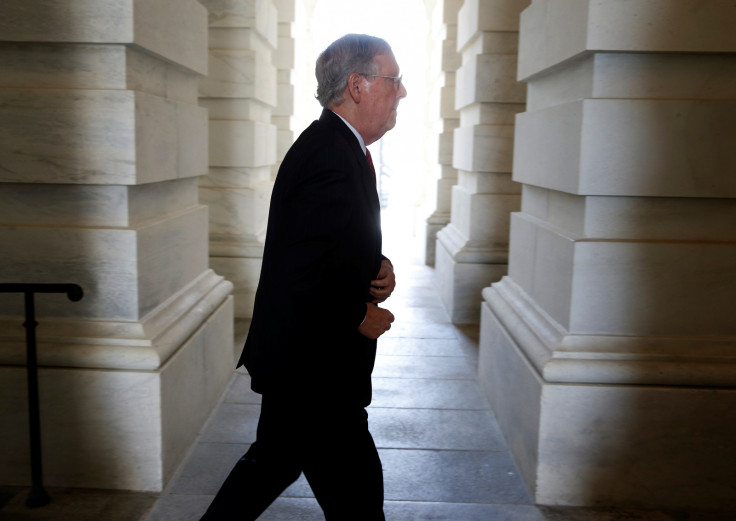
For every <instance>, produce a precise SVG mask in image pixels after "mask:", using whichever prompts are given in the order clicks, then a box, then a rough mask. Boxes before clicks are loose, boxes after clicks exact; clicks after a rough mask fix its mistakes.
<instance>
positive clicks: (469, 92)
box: [455, 54, 526, 109]
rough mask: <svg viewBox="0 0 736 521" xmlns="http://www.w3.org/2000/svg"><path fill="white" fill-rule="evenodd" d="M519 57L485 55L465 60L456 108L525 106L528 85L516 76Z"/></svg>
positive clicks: (456, 90) (456, 97)
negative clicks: (484, 104)
mask: <svg viewBox="0 0 736 521" xmlns="http://www.w3.org/2000/svg"><path fill="white" fill-rule="evenodd" d="M515 72H516V55H514V54H482V55H478V56H475V57H473V58H469V59H466V60H464V61H463V65H462V67H460V69H458V71H457V87H456V89H455V108H457V109H462V108H464V107H465V106H468V105H471V104H473V103H479V102H485V103H490V102H498V103H524V102H525V101H526V85H524V84H523V83H520V82H518V81H517V80H516V78H515V77H514V75H515Z"/></svg>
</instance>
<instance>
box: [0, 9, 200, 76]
mask: <svg viewBox="0 0 736 521" xmlns="http://www.w3.org/2000/svg"><path fill="white" fill-rule="evenodd" d="M2 13H3V16H2V17H0V34H2V35H3V39H4V40H6V41H17V42H60V43H61V42H75V43H76V42H89V43H106V44H107V43H123V44H135V45H137V46H139V47H141V48H143V49H146V50H147V51H149V52H152V53H155V54H158V55H160V56H162V57H163V58H165V59H167V60H170V61H172V62H175V63H178V64H180V65H182V66H185V67H187V68H189V69H191V70H193V71H195V72H198V73H204V72H206V63H207V62H206V47H205V42H206V38H207V25H206V23H207V19H206V11H205V9H204V8H203V7H202V6H201V5H200V4H199V3H198V2H196V1H195V0H125V1H122V2H121V1H119V0H76V1H75V2H71V3H70V2H68V1H66V0H45V1H43V2H41V1H39V0H31V1H29V0H6V1H5V2H3V5H2ZM180 31H185V32H186V33H187V38H185V39H181V38H180V37H179V36H180V34H181V32H180Z"/></svg>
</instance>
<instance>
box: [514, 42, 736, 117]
mask: <svg viewBox="0 0 736 521" xmlns="http://www.w3.org/2000/svg"><path fill="white" fill-rule="evenodd" d="M734 63H736V57H735V56H733V55H729V54H713V55H693V54H644V53H642V54H627V53H613V52H611V53H600V52H599V53H594V54H590V55H586V56H584V57H582V58H579V59H576V60H573V61H570V62H567V63H565V64H564V66H562V67H561V69H560V70H558V71H557V72H556V73H555V74H547V75H543V76H541V77H539V78H535V79H534V81H532V82H530V83H529V85H528V96H527V99H528V101H527V107H528V110H530V111H534V110H541V109H544V108H546V107H551V106H554V105H559V104H562V103H569V102H572V101H575V100H579V99H581V98H634V99H651V100H654V99H659V100H671V99H701V100H726V99H733V98H734V96H736V66H734Z"/></svg>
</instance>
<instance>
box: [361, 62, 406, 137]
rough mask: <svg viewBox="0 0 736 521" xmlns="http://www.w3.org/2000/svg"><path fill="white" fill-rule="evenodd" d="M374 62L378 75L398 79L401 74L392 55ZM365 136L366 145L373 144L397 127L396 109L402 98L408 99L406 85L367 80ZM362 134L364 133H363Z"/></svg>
mask: <svg viewBox="0 0 736 521" xmlns="http://www.w3.org/2000/svg"><path fill="white" fill-rule="evenodd" d="M373 61H374V62H375V63H376V64H378V72H376V74H377V75H380V76H394V77H398V76H399V75H400V74H401V72H400V70H399V66H398V64H397V63H396V59H395V58H394V57H393V55H390V54H379V55H378V56H376V57H375V58H373ZM365 80H366V81H365V86H364V89H365V90H364V93H365V97H366V99H365V101H366V105H365V109H366V112H365V113H364V122H365V135H363V138H364V139H365V140H366V144H370V143H373V142H375V141H378V140H379V139H381V137H382V136H383V135H384V134H385V133H386V132H388V131H389V130H391V129H392V128H394V126H395V125H396V109H397V108H398V106H399V101H401V98H404V97H406V89H405V88H404V85H403V84H401V85H397V83H396V81H394V80H392V79H389V78H381V77H379V76H370V75H369V76H366V78H365ZM361 134H362V133H361Z"/></svg>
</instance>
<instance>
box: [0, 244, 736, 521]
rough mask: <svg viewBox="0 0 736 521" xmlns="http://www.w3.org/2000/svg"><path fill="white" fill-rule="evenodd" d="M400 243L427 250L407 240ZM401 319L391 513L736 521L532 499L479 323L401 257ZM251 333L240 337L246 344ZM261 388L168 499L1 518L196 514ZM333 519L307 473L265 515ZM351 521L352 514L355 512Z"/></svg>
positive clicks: (383, 387)
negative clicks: (463, 318)
mask: <svg viewBox="0 0 736 521" xmlns="http://www.w3.org/2000/svg"><path fill="white" fill-rule="evenodd" d="M396 246H397V248H398V250H397V251H408V250H413V251H421V250H420V249H419V248H418V247H416V248H407V247H406V244H403V243H402V246H403V247H399V245H398V244H397V245H396ZM393 261H394V264H395V265H396V272H397V279H398V285H397V289H396V292H395V294H394V296H393V297H392V298H391V299H390V300H389V301H388V302H387V303H386V304H385V307H387V308H388V309H390V310H391V311H392V312H394V314H395V315H396V323H395V325H394V327H393V328H392V329H391V330H390V331H389V333H387V334H386V335H385V337H383V338H382V339H381V341H380V343H379V351H380V354H379V356H378V360H377V364H376V368H375V371H374V388H375V390H374V401H373V404H372V405H371V407H370V408H369V417H370V426H371V431H372V433H373V436H374V439H375V441H376V445H377V446H378V448H379V452H380V455H381V459H382V461H383V465H384V472H385V493H386V504H385V512H386V517H387V519H388V520H389V521H399V520H400V521H617V520H621V521H624V520H626V521H727V520H729V521H732V520H734V519H736V516H732V515H729V514H724V513H720V514H719V513H703V512H660V511H656V512H655V511H640V510H637V511H632V510H614V509H578V508H559V507H539V506H535V505H534V504H532V499H531V496H530V494H529V492H528V490H527V488H526V486H525V485H524V483H523V481H522V479H521V476H520V475H519V472H518V469H517V468H516V465H515V464H514V461H513V460H512V458H511V455H510V453H509V451H508V449H507V446H506V443H505V441H504V439H503V436H502V434H501V431H500V429H499V427H498V425H497V423H496V420H495V418H494V416H493V413H492V412H491V411H490V410H489V408H488V405H487V402H486V400H485V399H484V398H483V396H482V395H481V392H480V389H479V386H478V384H477V382H476V378H475V367H476V359H477V336H476V335H477V328H472V327H469V328H468V327H455V326H453V325H452V324H451V323H450V322H449V320H448V317H447V314H446V313H445V311H444V310H443V308H442V306H441V304H440V301H439V299H438V297H437V294H436V293H435V290H434V289H433V281H432V270H431V269H430V268H427V267H426V266H424V265H423V264H422V263H421V262H420V261H419V260H418V259H416V258H412V257H407V258H399V257H396V256H394V258H393ZM241 341H242V338H240V339H238V340H237V341H236V344H238V345H239V344H240V342H241ZM258 411H259V396H258V395H255V394H253V393H252V392H251V391H250V388H249V377H248V375H247V374H246V373H245V372H243V371H242V370H239V371H237V372H236V373H235V374H234V376H233V379H232V382H231V385H230V387H229V389H228V390H227V392H226V393H225V395H224V397H223V400H222V402H221V404H220V405H219V407H218V408H217V409H216V410H215V411H213V414H212V416H211V418H210V420H209V422H208V423H207V425H206V426H205V428H204V429H203V431H202V433H201V436H200V438H199V439H198V440H197V442H196V443H195V444H194V446H193V447H192V449H191V451H190V454H189V456H188V459H187V460H186V461H185V462H184V463H183V464H182V466H181V468H180V469H179V470H178V472H177V474H176V476H175V477H174V479H173V480H172V481H171V483H170V484H169V486H168V487H167V488H166V490H165V491H164V492H163V493H162V494H160V495H152V494H136V493H126V492H112V493H111V492H104V491H88V490H50V491H49V492H50V493H51V495H52V497H53V502H52V503H51V504H50V505H48V506H46V507H43V508H38V509H34V510H29V509H26V508H25V507H24V506H23V501H24V499H25V494H26V493H27V491H24V490H21V489H5V490H0V520H2V521H18V520H47V521H62V520H63V521H88V520H89V521H98V520H104V521H190V520H191V521H194V520H198V519H199V516H200V515H201V514H202V512H203V511H204V510H205V509H206V507H207V505H208V504H209V502H210V501H211V500H212V497H213V495H214V494H215V493H216V492H217V490H218V488H219V486H220V484H221V483H222V481H223V479H224V478H225V476H226V475H227V474H228V472H229V471H230V468H231V467H232V465H234V463H235V461H236V460H237V459H238V458H239V457H240V455H241V454H242V453H243V452H245V451H246V450H247V449H248V447H249V443H250V442H252V441H253V439H254V436H255V429H256V422H257V419H258ZM323 519H324V517H323V516H322V514H321V511H320V509H319V507H318V505H317V503H316V501H315V500H314V498H313V496H312V493H311V490H310V489H309V486H308V485H307V483H306V481H305V480H304V478H303V477H302V478H300V480H299V481H297V482H296V483H295V484H294V485H292V486H291V487H290V488H289V489H287V490H286V491H285V493H284V494H283V496H282V497H281V498H279V499H278V500H277V501H276V502H275V503H274V504H273V505H272V506H271V507H270V508H269V509H268V510H267V511H266V512H265V513H264V514H263V515H262V516H261V518H260V520H262V521H319V520H323ZM346 521H349V520H346Z"/></svg>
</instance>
